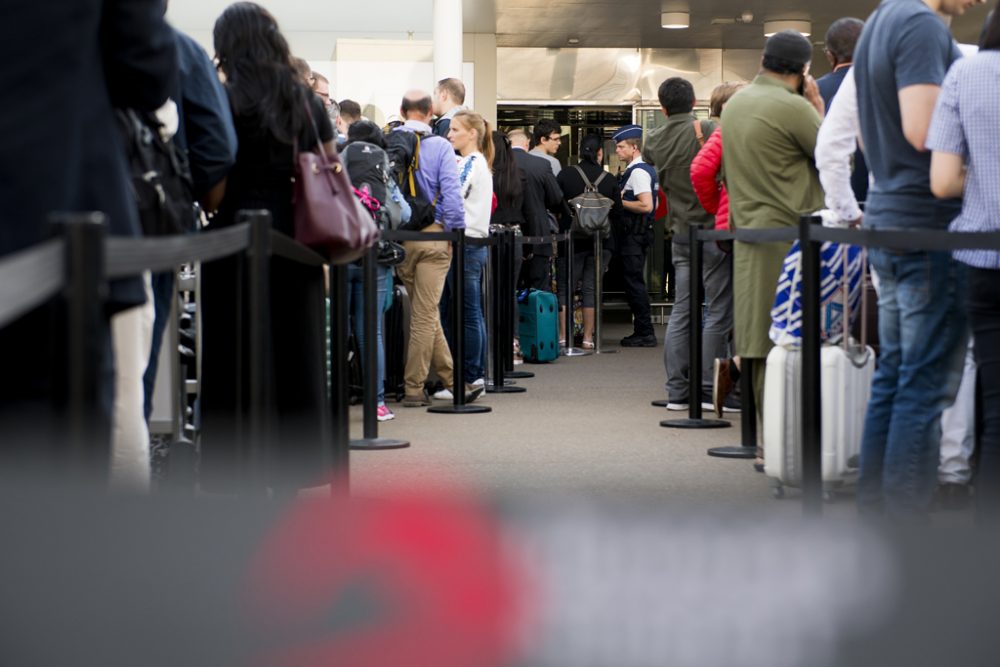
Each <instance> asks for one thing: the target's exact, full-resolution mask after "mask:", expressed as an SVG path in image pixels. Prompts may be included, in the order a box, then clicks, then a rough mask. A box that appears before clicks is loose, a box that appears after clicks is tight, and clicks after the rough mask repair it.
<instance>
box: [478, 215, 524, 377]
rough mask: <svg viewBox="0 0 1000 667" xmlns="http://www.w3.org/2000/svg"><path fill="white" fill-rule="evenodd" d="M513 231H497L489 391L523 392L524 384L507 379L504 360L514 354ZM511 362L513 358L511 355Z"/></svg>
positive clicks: (505, 361)
mask: <svg viewBox="0 0 1000 667" xmlns="http://www.w3.org/2000/svg"><path fill="white" fill-rule="evenodd" d="M513 239H514V234H513V232H511V231H510V230H509V229H502V230H501V231H500V232H499V233H498V234H497V244H496V247H495V252H496V267H497V270H496V275H494V276H493V303H492V304H491V307H492V310H493V327H492V328H493V359H492V360H491V361H492V362H493V382H492V384H490V383H487V385H486V393H488V394H523V393H524V392H525V391H527V390H526V389H525V388H524V387H514V386H511V385H510V384H507V381H506V363H507V361H508V358H509V357H512V355H513V354H514V350H513V348H514V337H513V332H514V329H513V325H512V324H511V321H510V315H511V304H512V303H513V301H514V299H513V297H514V290H513V287H512V285H513V281H512V280H511V270H510V267H511V266H513V257H512V246H513ZM511 361H512V362H513V359H512V358H511Z"/></svg>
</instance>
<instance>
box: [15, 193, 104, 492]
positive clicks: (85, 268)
mask: <svg viewBox="0 0 1000 667" xmlns="http://www.w3.org/2000/svg"><path fill="white" fill-rule="evenodd" d="M52 222H53V224H55V225H58V226H60V227H61V228H62V233H63V235H64V237H65V239H66V251H65V252H66V254H65V270H66V289H65V292H64V294H65V298H66V320H67V321H66V331H67V335H66V338H67V340H66V343H67V345H68V350H67V361H68V368H67V369H66V370H67V380H68V390H69V395H68V397H67V398H68V401H69V402H68V415H67V416H68V418H69V422H68V425H69V442H68V443H67V444H68V445H69V447H70V451H69V452H68V453H67V454H68V456H66V457H65V458H64V459H62V460H60V461H59V463H60V464H62V465H65V466H66V470H67V472H70V473H72V474H74V475H78V474H79V473H81V472H82V473H83V475H84V476H85V477H86V478H87V480H88V481H89V480H91V479H92V480H93V481H94V482H96V483H101V482H103V481H105V480H106V479H107V475H108V472H109V470H110V464H111V449H110V437H109V435H110V434H109V433H107V431H106V428H107V425H105V424H103V423H102V421H103V420H102V419H101V418H100V414H101V410H100V407H99V405H98V397H99V396H100V394H101V392H100V390H99V389H100V386H99V385H100V383H99V379H98V377H99V369H98V363H99V359H100V357H99V354H98V352H99V351H100V350H101V349H102V345H103V343H102V341H103V339H104V338H105V336H107V333H106V328H107V325H106V323H105V322H104V321H103V316H102V310H103V303H104V297H105V296H106V289H105V282H104V239H105V236H106V235H107V227H106V224H105V223H106V218H105V216H104V214H103V213H83V214H62V215H57V216H53V217H52ZM11 352H12V353H13V354H17V353H18V351H16V350H13V351H11ZM7 381H9V382H19V381H21V379H20V378H7Z"/></svg>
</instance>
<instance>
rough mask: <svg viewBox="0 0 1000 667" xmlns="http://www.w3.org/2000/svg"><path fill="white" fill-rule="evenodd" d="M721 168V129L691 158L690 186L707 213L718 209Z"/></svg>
mask: <svg viewBox="0 0 1000 667" xmlns="http://www.w3.org/2000/svg"><path fill="white" fill-rule="evenodd" d="M721 168H722V134H721V130H720V131H717V132H713V133H712V135H711V136H710V137H709V138H708V140H707V141H706V142H705V145H704V146H702V148H701V150H700V151H698V154H697V155H695V156H694V159H693V160H691V186H692V187H693V188H694V193H695V195H696V196H697V197H698V201H699V202H700V203H701V207H702V208H703V209H705V211H706V212H707V213H711V214H713V215H714V214H715V213H717V212H718V211H719V199H720V198H721V193H722V188H721V187H720V186H719V178H718V177H719V170H720V169H721Z"/></svg>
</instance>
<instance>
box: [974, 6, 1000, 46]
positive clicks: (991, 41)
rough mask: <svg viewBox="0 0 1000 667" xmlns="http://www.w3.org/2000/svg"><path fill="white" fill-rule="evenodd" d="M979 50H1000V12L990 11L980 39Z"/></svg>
mask: <svg viewBox="0 0 1000 667" xmlns="http://www.w3.org/2000/svg"><path fill="white" fill-rule="evenodd" d="M979 48H980V49H982V50H983V51H997V50H1000V12H998V11H996V10H995V9H992V10H990V13H989V16H987V17H986V22H985V23H984V24H983V34H982V37H980V38H979Z"/></svg>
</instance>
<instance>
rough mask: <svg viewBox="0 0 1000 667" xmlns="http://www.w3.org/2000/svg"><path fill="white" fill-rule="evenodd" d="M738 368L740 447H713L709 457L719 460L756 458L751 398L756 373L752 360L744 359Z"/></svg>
mask: <svg viewBox="0 0 1000 667" xmlns="http://www.w3.org/2000/svg"><path fill="white" fill-rule="evenodd" d="M741 366H742V368H740V394H741V397H740V400H741V403H740V445H739V446H737V447H715V448H713V449H710V450H708V455H709V456H714V457H715V458H720V459H755V458H757V403H756V401H755V400H754V396H753V374H754V373H755V372H757V369H756V368H755V367H754V366H755V364H754V361H753V360H752V359H744V360H743V361H742V363H741Z"/></svg>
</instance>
